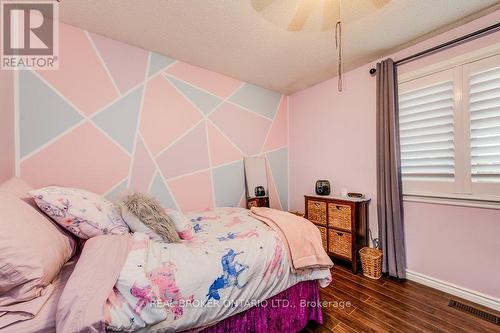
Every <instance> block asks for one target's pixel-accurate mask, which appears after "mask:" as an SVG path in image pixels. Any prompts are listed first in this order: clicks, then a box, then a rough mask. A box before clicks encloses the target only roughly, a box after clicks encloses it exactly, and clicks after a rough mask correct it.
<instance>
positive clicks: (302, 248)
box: [250, 207, 333, 270]
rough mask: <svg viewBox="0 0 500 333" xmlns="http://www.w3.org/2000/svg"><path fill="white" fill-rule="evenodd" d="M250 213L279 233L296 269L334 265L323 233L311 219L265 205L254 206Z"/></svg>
mask: <svg viewBox="0 0 500 333" xmlns="http://www.w3.org/2000/svg"><path fill="white" fill-rule="evenodd" d="M250 215H251V216H253V217H254V218H256V219H258V220H260V221H262V222H264V223H265V224H267V225H268V226H269V227H271V228H272V229H273V230H274V231H276V232H277V233H278V235H279V236H280V238H281V240H282V241H283V243H285V244H286V245H287V248H288V253H289V257H290V259H291V263H292V267H293V268H294V269H295V270H301V269H306V268H315V267H322V268H324V267H327V268H330V267H332V266H333V262H332V260H331V259H330V257H329V256H328V255H327V254H326V252H325V250H324V249H323V244H322V241H321V233H320V232H319V230H318V228H316V227H315V226H314V224H312V223H311V222H310V221H309V220H306V219H305V218H303V217H300V216H297V215H295V214H291V213H288V212H284V211H281V210H276V209H272V208H265V207H252V209H251V212H250Z"/></svg>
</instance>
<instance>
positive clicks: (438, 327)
mask: <svg viewBox="0 0 500 333" xmlns="http://www.w3.org/2000/svg"><path fill="white" fill-rule="evenodd" d="M332 274H333V282H332V283H331V285H330V286H328V287H327V288H324V289H321V300H322V301H326V302H329V303H328V304H329V306H324V307H323V319H324V324H323V325H318V324H316V323H309V325H308V326H307V327H306V329H305V330H304V332H307V333H312V332H321V333H323V332H342V333H344V332H347V333H349V332H453V333H455V332H481V333H489V332H492V333H493V332H500V326H497V325H494V324H492V323H489V322H487V321H484V320H482V319H479V318H477V317H474V316H472V315H470V314H467V313H464V312H461V311H459V310H456V309H453V308H450V307H449V306H448V303H449V301H450V300H451V299H453V300H457V301H461V302H462V303H465V304H467V305H473V306H474V307H476V308H479V309H481V310H484V311H487V312H490V313H492V314H495V315H500V313H498V312H495V311H493V310H490V309H488V308H485V307H482V306H480V305H477V304H473V303H471V302H469V301H466V300H463V299H460V298H458V297H455V296H452V295H449V294H447V293H444V292H441V291H439V290H436V289H432V288H429V287H426V286H423V285H421V284H418V283H415V282H412V281H404V282H401V281H397V280H393V279H390V278H384V277H383V278H381V279H380V280H371V279H368V278H366V277H364V276H362V275H361V274H359V275H353V274H352V273H351V272H350V271H349V270H347V269H345V268H342V267H340V266H339V265H335V267H334V268H333V269H332Z"/></svg>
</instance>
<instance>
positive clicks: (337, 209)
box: [328, 203, 351, 231]
mask: <svg viewBox="0 0 500 333" xmlns="http://www.w3.org/2000/svg"><path fill="white" fill-rule="evenodd" d="M328 226H329V227H332V228H337V229H342V230H346V231H351V206H349V205H341V204H336V203H329V204H328Z"/></svg>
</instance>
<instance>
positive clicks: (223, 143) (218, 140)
mask: <svg viewBox="0 0 500 333" xmlns="http://www.w3.org/2000/svg"><path fill="white" fill-rule="evenodd" d="M207 128H208V144H209V146H210V158H211V161H212V166H217V165H221V164H225V163H229V162H232V161H236V160H239V159H241V158H242V155H241V153H240V151H239V150H238V149H236V147H234V146H233V145H232V144H231V142H229V141H228V140H227V139H226V138H225V137H224V136H223V135H222V134H221V133H220V132H219V130H218V129H216V128H215V127H214V126H213V125H212V124H211V123H210V122H209V121H208V122H207Z"/></svg>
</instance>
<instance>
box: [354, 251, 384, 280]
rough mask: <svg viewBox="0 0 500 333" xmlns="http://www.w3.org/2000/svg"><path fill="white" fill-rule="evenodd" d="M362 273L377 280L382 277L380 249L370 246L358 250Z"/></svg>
mask: <svg viewBox="0 0 500 333" xmlns="http://www.w3.org/2000/svg"><path fill="white" fill-rule="evenodd" d="M359 254H360V257H361V266H362V267H363V275H364V276H366V277H369V278H370V279H375V280H378V279H380V278H381V277H382V255H383V253H382V251H381V250H379V249H374V248H371V247H364V248H362V249H361V250H359Z"/></svg>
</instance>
